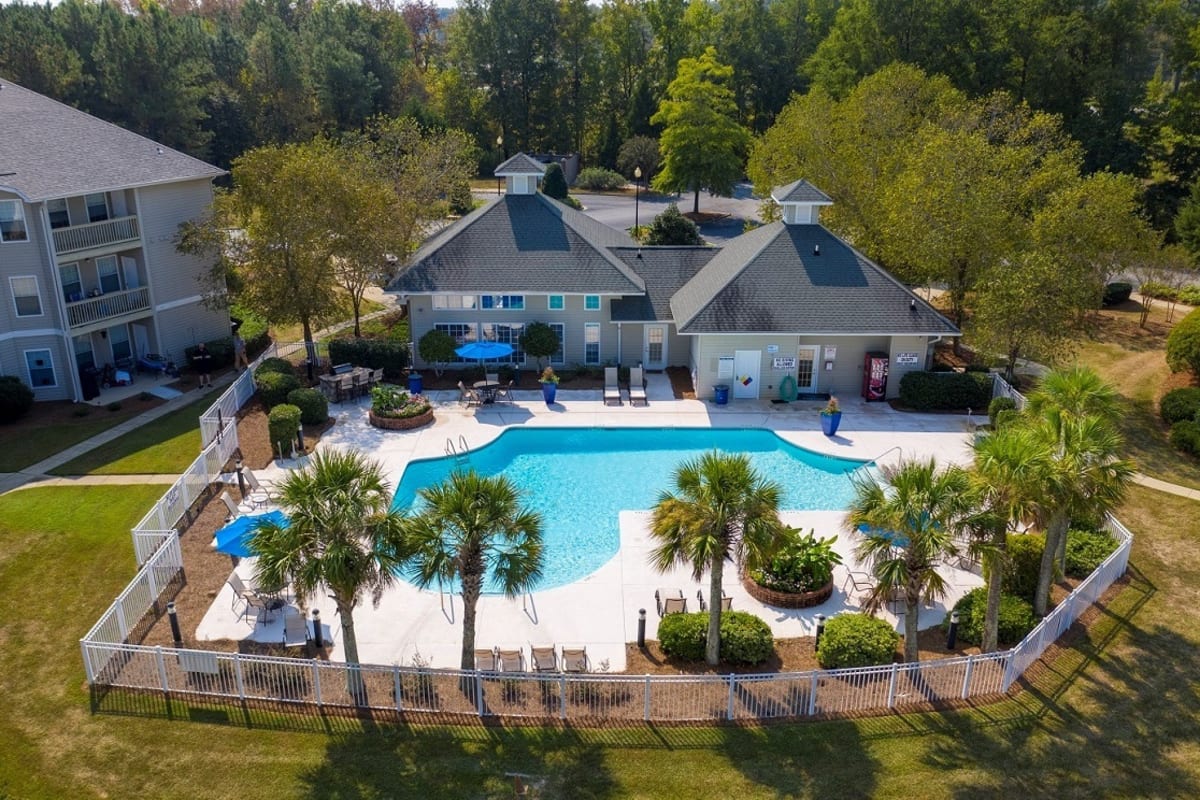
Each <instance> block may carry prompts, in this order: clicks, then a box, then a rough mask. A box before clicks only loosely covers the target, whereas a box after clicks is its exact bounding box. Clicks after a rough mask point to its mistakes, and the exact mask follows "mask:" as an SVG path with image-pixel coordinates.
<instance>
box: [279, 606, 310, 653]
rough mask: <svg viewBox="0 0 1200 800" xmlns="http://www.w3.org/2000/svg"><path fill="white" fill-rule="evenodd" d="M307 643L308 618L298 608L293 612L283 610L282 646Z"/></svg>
mask: <svg viewBox="0 0 1200 800" xmlns="http://www.w3.org/2000/svg"><path fill="white" fill-rule="evenodd" d="M305 644H308V620H306V619H305V618H304V614H303V613H301V612H300V611H299V610H297V611H296V613H295V614H289V613H287V611H284V612H283V646H284V647H299V646H300V645H305Z"/></svg>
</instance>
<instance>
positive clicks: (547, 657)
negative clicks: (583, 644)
mask: <svg viewBox="0 0 1200 800" xmlns="http://www.w3.org/2000/svg"><path fill="white" fill-rule="evenodd" d="M529 654H530V656H531V657H532V659H533V671H534V672H558V657H557V656H556V655H555V654H554V645H550V646H549V647H534V646H533V645H530V646H529Z"/></svg>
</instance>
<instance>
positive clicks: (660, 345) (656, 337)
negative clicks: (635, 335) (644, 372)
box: [642, 325, 667, 370]
mask: <svg viewBox="0 0 1200 800" xmlns="http://www.w3.org/2000/svg"><path fill="white" fill-rule="evenodd" d="M642 366H644V367H645V368H646V369H655V370H658V369H666V368H667V326H666V325H647V326H646V333H645V335H644V336H643V338H642Z"/></svg>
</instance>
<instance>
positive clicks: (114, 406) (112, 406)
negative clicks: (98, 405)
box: [105, 400, 121, 411]
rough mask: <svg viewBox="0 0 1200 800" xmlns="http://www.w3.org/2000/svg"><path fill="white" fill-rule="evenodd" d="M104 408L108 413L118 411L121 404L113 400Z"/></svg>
mask: <svg viewBox="0 0 1200 800" xmlns="http://www.w3.org/2000/svg"><path fill="white" fill-rule="evenodd" d="M105 408H107V409H108V410H109V411H120V410H121V404H120V403H119V402H117V401H116V400H113V401H112V402H111V403H109V404H108V405H106V406H105Z"/></svg>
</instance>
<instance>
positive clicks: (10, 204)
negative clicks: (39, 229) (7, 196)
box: [0, 200, 29, 242]
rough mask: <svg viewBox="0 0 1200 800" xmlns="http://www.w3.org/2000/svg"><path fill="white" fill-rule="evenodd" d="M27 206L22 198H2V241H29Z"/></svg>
mask: <svg viewBox="0 0 1200 800" xmlns="http://www.w3.org/2000/svg"><path fill="white" fill-rule="evenodd" d="M28 239H29V233H28V231H26V230H25V206H24V205H23V204H22V203H21V201H20V200H0V242H24V241H28Z"/></svg>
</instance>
